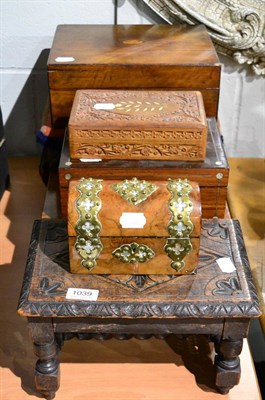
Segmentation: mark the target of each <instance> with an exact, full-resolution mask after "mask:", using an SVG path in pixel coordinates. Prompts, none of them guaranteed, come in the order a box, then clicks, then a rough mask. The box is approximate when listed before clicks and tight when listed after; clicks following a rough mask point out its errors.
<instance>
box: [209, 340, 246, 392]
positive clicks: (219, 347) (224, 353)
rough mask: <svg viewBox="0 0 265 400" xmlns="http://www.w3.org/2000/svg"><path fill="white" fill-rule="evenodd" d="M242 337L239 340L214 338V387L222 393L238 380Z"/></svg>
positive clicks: (227, 390)
mask: <svg viewBox="0 0 265 400" xmlns="http://www.w3.org/2000/svg"><path fill="white" fill-rule="evenodd" d="M242 346H243V339H240V340H231V339H225V340H222V339H220V340H215V350H216V353H217V355H216V357H215V365H216V387H217V389H218V391H219V392H220V393H222V394H226V393H228V392H229V390H230V389H231V388H232V387H233V386H235V385H237V384H238V383H239V380H240V374H241V370H240V358H239V354H240V353H241V350H242Z"/></svg>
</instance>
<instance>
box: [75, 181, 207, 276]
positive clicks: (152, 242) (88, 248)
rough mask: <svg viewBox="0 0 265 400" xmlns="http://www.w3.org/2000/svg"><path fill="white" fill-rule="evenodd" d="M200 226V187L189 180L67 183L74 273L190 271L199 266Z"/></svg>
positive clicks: (179, 272)
mask: <svg viewBox="0 0 265 400" xmlns="http://www.w3.org/2000/svg"><path fill="white" fill-rule="evenodd" d="M200 229H201V203H200V192H199V187H198V185H197V184H195V183H191V182H189V181H187V180H181V179H178V180H168V181H151V180H150V181H145V180H139V179H137V178H133V179H125V180H122V181H119V180H99V179H93V178H89V179H85V178H83V179H81V180H79V181H72V182H71V183H70V187H69V201H68V234H69V248H70V266H71V272H73V273H94V274H189V273H191V272H192V271H193V270H194V269H195V268H196V267H197V262H198V251H199V236H200Z"/></svg>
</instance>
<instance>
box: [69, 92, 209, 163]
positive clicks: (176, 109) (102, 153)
mask: <svg viewBox="0 0 265 400" xmlns="http://www.w3.org/2000/svg"><path fill="white" fill-rule="evenodd" d="M68 129H69V143H70V157H71V159H93V158H97V159H98V158H99V159H122V160H124V159H125V160H126V159H127V160H128V159H131V160H140V159H143V160H144V159H146V160H175V161H202V160H204V159H205V152H206V141H207V121H206V116H205V110H204V105H203V99H202V95H201V93H200V92H191V91H190V92H188V91H186V92H177V91H139V90H138V91H135V90H126V91H125V90H78V91H77V92H76V95H75V99H74V103H73V107H72V111H71V115H70V119H69V124H68Z"/></svg>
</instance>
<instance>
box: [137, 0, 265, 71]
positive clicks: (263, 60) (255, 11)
mask: <svg viewBox="0 0 265 400" xmlns="http://www.w3.org/2000/svg"><path fill="white" fill-rule="evenodd" d="M143 1H144V2H145V3H146V4H147V5H148V6H149V7H150V8H152V9H153V11H155V12H156V13H157V14H159V16H160V17H162V18H163V19H164V20H165V21H167V22H168V23H169V24H175V23H185V24H189V25H196V24H204V25H205V26H206V28H207V29H208V31H209V33H210V35H211V37H212V40H213V42H214V44H215V46H216V49H217V51H218V52H219V53H221V54H225V55H229V56H231V57H232V58H233V59H234V60H236V61H237V62H238V63H239V64H245V63H246V64H249V65H250V66H251V68H252V70H253V71H254V72H255V74H257V75H265V0H239V1H235V0H183V1H182V0H143Z"/></svg>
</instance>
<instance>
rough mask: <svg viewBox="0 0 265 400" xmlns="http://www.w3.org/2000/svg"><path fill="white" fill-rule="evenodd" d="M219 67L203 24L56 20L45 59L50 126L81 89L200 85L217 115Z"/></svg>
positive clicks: (58, 123)
mask: <svg viewBox="0 0 265 400" xmlns="http://www.w3.org/2000/svg"><path fill="white" fill-rule="evenodd" d="M220 73H221V65H220V61H219V59H218V56H217V53H216V51H215V48H214V45H213V43H212V41H211V38H210V36H209V33H208V32H207V29H206V28H205V27H204V26H203V25H200V26H189V27H188V26H183V25H182V26H175V25H158V24H157V25H59V26H58V27H57V30H56V32H55V36H54V40H53V44H52V48H51V51H50V55H49V59H48V82H49V95H50V105H51V114H52V123H53V127H56V128H58V127H65V126H66V124H67V121H68V118H69V115H70V112H71V107H72V103H73V100H74V95H75V92H76V90H81V89H135V90H138V89H147V90H152V89H158V90H164V89H167V90H168V89H170V90H171V89H172V90H195V91H200V92H201V93H202V95H203V99H204V104H205V110H206V115H207V117H217V114H218V101H219V88H220Z"/></svg>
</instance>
